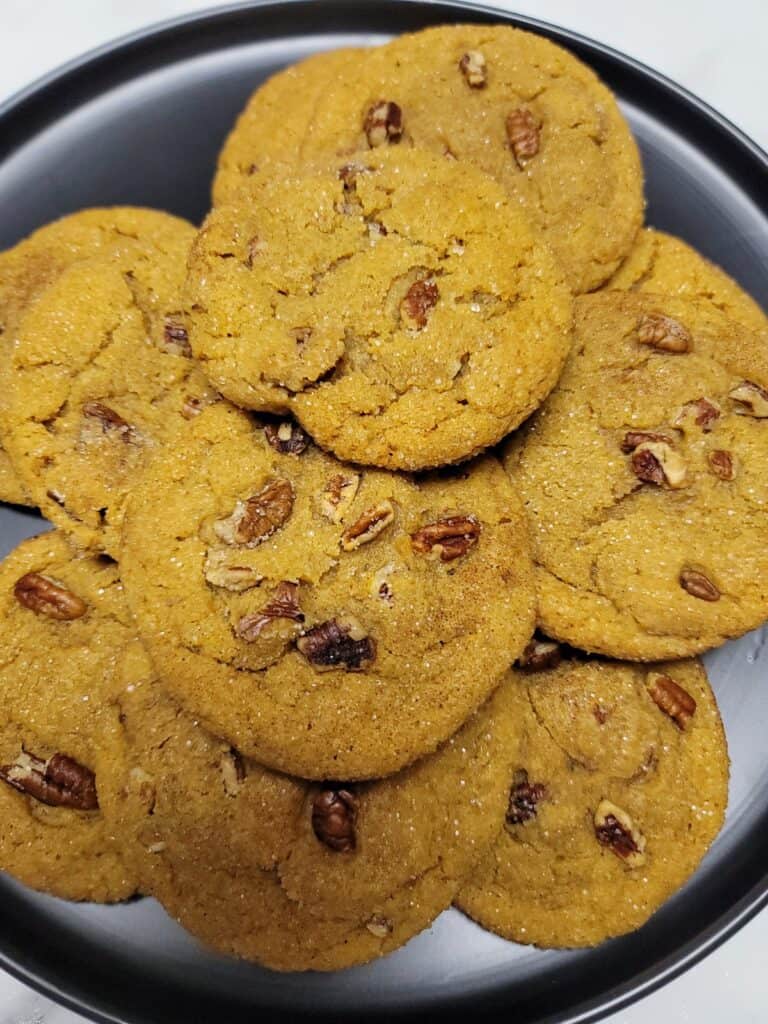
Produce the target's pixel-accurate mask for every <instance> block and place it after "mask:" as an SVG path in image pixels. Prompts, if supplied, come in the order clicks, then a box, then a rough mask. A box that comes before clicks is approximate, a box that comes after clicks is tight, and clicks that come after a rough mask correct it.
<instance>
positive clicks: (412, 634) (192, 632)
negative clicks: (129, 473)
mask: <svg viewBox="0 0 768 1024" xmlns="http://www.w3.org/2000/svg"><path fill="white" fill-rule="evenodd" d="M280 433H281V430H280V429H279V428H278V429H275V431H274V435H273V437H272V441H270V440H268V439H267V436H266V433H265V430H264V427H263V425H262V424H260V423H259V422H258V421H255V420H254V419H253V418H251V417H250V416H248V415H246V414H245V413H243V412H241V411H240V410H237V409H235V408H234V407H232V406H229V405H228V404H224V403H221V404H219V405H215V406H211V407H209V408H207V409H205V410H204V411H203V412H202V413H201V414H200V415H199V416H198V417H197V418H196V419H195V420H193V421H191V422H189V423H187V424H185V425H184V428H183V429H182V430H181V431H180V432H179V434H178V435H177V436H176V438H175V439H174V440H173V441H172V443H170V444H169V445H167V446H166V447H165V448H164V449H163V450H162V451H160V452H158V454H157V456H156V457H155V459H154V460H153V461H152V462H151V464H150V465H149V466H148V468H147V471H146V473H145V475H144V477H143V478H142V480H141V482H140V484H139V486H138V487H137V488H136V489H135V491H134V493H133V495H132V497H131V501H130V504H129V509H128V513H127V515H126V520H125V528H124V543H123V548H122V555H121V565H122V572H123V579H124V581H125V586H126V593H127V595H128V598H129V602H130V604H131V607H132V609H133V611H134V613H135V615H136V617H137V622H138V626H139V629H140V631H141V634H142V637H143V638H144V639H145V641H146V643H147V644H148V647H149V650H150V653H151V655H152V657H153V660H154V662H155V664H156V667H157V669H158V671H159V672H160V674H161V676H162V677H163V678H164V680H165V682H166V683H167V685H168V686H169V687H170V688H171V690H172V691H173V692H174V694H175V695H176V696H177V698H178V699H179V700H180V701H181V702H182V704H183V705H184V706H185V707H186V708H187V710H189V711H190V712H191V713H193V714H194V715H196V716H198V717H199V718H200V719H201V721H203V722H204V723H205V724H206V725H207V726H208V727H209V728H210V729H211V731H212V732H214V733H215V734H216V735H221V736H225V737H226V738H227V739H228V740H230V742H232V743H233V744H234V745H235V746H236V747H237V748H238V749H239V750H240V751H241V752H242V753H243V754H245V755H247V756H251V757H253V758H255V759H256V760H259V761H260V762H261V763H263V764H265V765H269V766H270V767H273V768H276V769H279V770H282V771H290V772H292V773H293V774H296V775H300V776H302V777H305V778H339V777H342V778H345V779H353V778H371V777H378V776H383V775H385V774H390V773H392V772H394V771H397V770H398V769H399V768H401V767H403V766H404V765H406V764H408V763H410V762H412V761H414V760H415V759H416V758H417V757H419V756H421V755H423V754H425V753H428V752H429V751H431V750H434V749H435V747H436V746H437V745H438V744H439V743H440V742H441V741H443V740H444V739H446V738H447V737H448V736H450V735H451V734H452V733H453V732H455V730H456V729H457V728H458V727H459V726H460V725H461V723H462V722H463V721H465V719H466V718H467V717H468V715H469V714H470V713H471V712H472V711H473V710H474V709H475V708H476V707H478V706H479V705H480V704H481V703H482V701H483V700H484V699H485V698H486V697H487V695H488V694H489V693H490V691H491V690H492V689H493V687H494V685H496V683H497V682H498V680H499V678H500V676H501V673H502V672H503V671H504V669H505V667H506V666H507V665H508V664H509V662H510V661H511V660H512V659H513V658H515V657H516V656H517V654H519V653H520V651H521V650H522V648H523V646H524V645H525V643H526V642H527V640H528V639H529V637H530V635H531V632H532V630H533V617H534V608H533V604H534V600H533V581H532V572H531V566H530V554H529V549H528V537H527V534H526V530H525V521H524V516H523V514H522V509H521V507H520V505H519V503H518V501H517V499H516V497H515V494H514V492H513V490H512V488H511V486H510V485H509V483H508V481H507V479H506V476H505V474H504V471H503V469H502V468H501V467H500V466H499V464H498V463H497V462H496V460H495V459H492V458H484V459H482V460H479V461H478V462H477V463H474V464H472V465H468V466H466V467H462V469H461V470H460V471H453V473H452V474H447V473H444V474H433V475H430V476H427V477H422V478H417V479H413V478H410V477H406V476H402V475H396V474H392V473H387V472H384V471H381V470H363V469H362V468H359V467H349V466H346V465H344V464H341V463H339V462H337V461H336V460H334V459H333V458H331V457H330V456H328V455H326V454H325V453H323V452H322V451H321V450H320V449H318V448H316V447H314V446H313V445H310V444H309V443H308V439H306V438H305V439H304V444H305V445H306V447H304V449H303V450H301V451H300V452H299V453H298V454H291V453H290V452H283V451H281V450H279V448H280V444H281V442H280ZM283 433H284V434H285V436H286V437H287V436H288V434H290V428H288V429H287V431H285V430H284V431H283ZM296 440H298V435H296ZM283 444H284V445H287V444H289V441H285V442H283ZM273 445H274V446H273ZM299 447H301V446H300V445H299ZM158 495H162V503H163V508H162V511H161V512H160V514H159V515H158V505H157V500H158Z"/></svg>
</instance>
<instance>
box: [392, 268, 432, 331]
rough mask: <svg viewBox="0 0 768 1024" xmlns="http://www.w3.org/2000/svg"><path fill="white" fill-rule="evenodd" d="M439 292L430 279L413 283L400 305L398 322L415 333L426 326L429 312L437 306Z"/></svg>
mask: <svg viewBox="0 0 768 1024" xmlns="http://www.w3.org/2000/svg"><path fill="white" fill-rule="evenodd" d="M439 297H440V292H439V290H438V287H437V285H436V284H435V282H434V281H433V280H431V278H428V277H426V278H423V279H422V280H420V281H414V282H413V284H412V285H411V287H410V288H409V289H408V291H407V292H406V293H405V298H404V299H403V301H402V302H401V303H400V320H401V321H402V322H403V323H404V324H405V325H406V326H407V327H412V328H414V329H415V330H417V331H421V330H423V329H424V328H425V327H426V326H427V319H428V317H429V311H430V310H431V309H434V307H435V306H436V305H437V300H438V299H439Z"/></svg>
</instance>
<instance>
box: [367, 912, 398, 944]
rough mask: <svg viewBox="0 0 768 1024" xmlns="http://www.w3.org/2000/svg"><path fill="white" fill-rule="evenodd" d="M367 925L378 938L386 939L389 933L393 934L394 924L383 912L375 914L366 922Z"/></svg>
mask: <svg viewBox="0 0 768 1024" xmlns="http://www.w3.org/2000/svg"><path fill="white" fill-rule="evenodd" d="M365 927H366V928H367V929H368V931H369V932H370V933H371V935H375V936H376V938H377V939H386V937H387V936H388V935H391V934H392V929H393V928H394V925H393V924H392V922H391V921H390V920H389V918H388V917H384V916H383V915H382V914H374V915H373V917H372V918H371V919H370V921H367V922H366V925H365Z"/></svg>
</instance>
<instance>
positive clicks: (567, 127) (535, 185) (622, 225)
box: [214, 25, 643, 292]
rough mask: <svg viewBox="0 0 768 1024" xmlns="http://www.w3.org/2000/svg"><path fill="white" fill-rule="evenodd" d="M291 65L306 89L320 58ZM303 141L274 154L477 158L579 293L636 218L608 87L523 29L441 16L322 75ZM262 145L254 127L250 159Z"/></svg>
mask: <svg viewBox="0 0 768 1024" xmlns="http://www.w3.org/2000/svg"><path fill="white" fill-rule="evenodd" d="M345 70H346V73H344V72H345ZM294 76H295V80H296V81H297V82H299V81H304V80H305V79H306V80H307V82H308V87H309V88H312V85H313V83H314V82H315V80H316V79H315V76H316V69H315V66H313V65H309V64H306V65H299V66H298V67H297V68H296V69H295V70H294ZM252 102H253V103H254V106H255V107H258V105H259V104H258V94H257V97H256V99H255V100H254V101H252ZM265 134H266V133H265ZM243 141H244V140H243V137H242V136H240V137H239V138H236V139H233V140H232V141H231V142H230V143H229V144H228V145H227V146H225V149H224V153H223V154H222V158H221V164H222V168H223V170H222V172H220V174H221V177H220V179H219V180H217V183H216V185H215V187H214V193H215V196H216V200H217V202H222V201H224V200H225V199H226V197H227V195H228V194H229V193H230V190H233V189H234V188H235V182H236V176H235V175H233V174H232V165H233V163H234V162H235V160H233V157H232V155H230V152H229V150H230V148H233V149H234V147H235V144H237V154H236V161H237V162H238V163H239V165H240V166H241V167H244V168H247V166H248V161H247V157H245V155H244V151H243ZM297 141H298V140H294V139H293V138H291V139H290V140H289V143H288V144H287V145H286V146H285V148H284V149H283V150H282V153H281V157H282V159H283V160H285V162H287V163H288V164H289V165H290V166H294V167H295V166H297V165H301V164H306V163H307V162H308V161H315V162H318V163H323V162H327V161H329V160H333V159H335V158H336V157H338V156H339V155H344V156H349V154H353V153H360V152H365V151H367V150H368V149H370V148H376V147H379V146H385V147H386V146H389V145H392V144H395V145H397V146H398V148H400V149H404V148H410V147H412V146H416V147H418V148H421V149H430V150H432V151H434V152H435V153H436V154H437V155H438V156H440V157H448V158H449V159H450V158H457V159H459V160H466V161H468V162H470V163H474V164H476V165H477V166H478V167H479V168H481V169H482V170H484V171H485V172H486V173H488V174H490V175H491V176H493V177H494V178H496V179H497V181H498V182H499V183H500V184H501V185H502V186H503V187H504V189H505V190H506V191H507V192H508V193H509V194H510V195H511V196H513V197H514V198H515V199H516V200H519V202H520V203H521V204H522V205H523V206H524V208H525V211H526V213H527V214H528V217H529V218H530V220H531V221H532V223H533V224H534V225H535V226H536V228H537V230H538V231H539V232H540V234H541V237H542V238H544V239H545V240H546V241H547V242H548V243H549V244H550V245H551V246H552V248H553V250H554V251H555V253H556V254H557V256H558V258H559V260H560V262H561V263H562V265H563V267H564V269H565V272H566V276H567V278H568V281H569V283H570V285H571V287H572V288H573V290H574V291H577V292H583V291H589V290H591V289H593V288H596V287H598V286H599V285H600V284H601V283H602V282H603V281H605V279H606V278H607V277H609V276H610V275H611V274H612V273H613V272H614V270H616V268H617V267H618V265H619V263H620V262H621V261H622V260H623V259H624V257H625V256H626V254H627V252H628V251H629V249H630V247H631V245H632V242H633V240H634V238H635V235H636V233H637V231H638V229H639V227H640V225H641V223H642V214H643V195H642V168H641V164H640V157H639V154H638V151H637V146H636V144H635V142H634V139H633V138H632V134H631V132H630V130H629V128H628V126H627V124H626V122H625V121H624V119H623V117H622V115H621V113H620V111H619V108H618V106H617V104H616V101H615V99H614V97H613V95H612V94H611V93H610V91H609V90H608V89H606V87H605V86H604V85H603V84H602V83H601V82H600V80H599V79H598V78H597V76H596V75H595V74H594V72H592V71H591V70H590V69H589V68H588V67H587V66H586V65H584V64H582V63H581V61H579V60H577V59H576V58H575V57H574V56H572V54H570V53H568V52H567V51H566V50H563V49H562V48H561V47H559V46H556V45H555V44H554V43H551V42H549V41H548V40H546V39H544V38H542V37H541V36H537V35H533V34H532V33H530V32H524V31H521V30H520V29H515V28H511V27H507V26H500V25H497V26H487V25H450V26H440V27H438V28H432V29H427V30H426V31H422V32H417V33H414V34H412V35H405V36H400V37H399V38H397V39H395V40H393V42H391V43H389V44H387V45H386V46H383V47H379V48H377V49H374V50H371V51H370V52H369V53H367V54H365V55H364V57H361V58H358V59H357V60H356V61H355V63H354V65H353V66H350V67H349V68H348V69H345V68H344V67H342V68H341V71H340V73H338V74H336V76H334V77H331V78H330V79H329V80H328V81H327V82H326V84H325V88H324V89H322V90H321V94H320V100H319V101H318V102H317V104H316V106H315V109H314V111H313V114H312V119H311V123H310V125H309V128H308V129H307V131H306V132H305V133H304V135H303V137H302V138H301V145H300V146H299V145H298V144H297ZM260 142H261V136H260V135H259V132H258V130H256V131H254V133H253V136H252V152H253V154H254V160H255V161H256V162H258V159H259V154H260V152H261V146H260ZM248 148H251V147H248ZM240 180H241V181H242V180H244V179H243V176H242V173H241V175H240ZM500 248H503V243H502V244H500ZM512 251H514V250H512Z"/></svg>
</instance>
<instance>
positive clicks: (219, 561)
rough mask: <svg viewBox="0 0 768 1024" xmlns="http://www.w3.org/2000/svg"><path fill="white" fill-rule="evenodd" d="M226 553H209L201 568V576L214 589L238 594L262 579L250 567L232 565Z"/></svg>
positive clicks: (228, 554)
mask: <svg viewBox="0 0 768 1024" xmlns="http://www.w3.org/2000/svg"><path fill="white" fill-rule="evenodd" d="M229 558H230V553H229V552H228V551H209V552H208V556H207V557H206V559H205V565H204V566H203V575H204V576H205V578H206V580H207V581H208V582H209V583H210V584H211V585H212V586H214V587H221V588H222V589H223V590H233V591H234V592H235V593H237V594H240V593H242V592H243V591H244V590H250V589H251V587H255V586H256V585H257V584H258V583H261V581H262V580H263V579H264V577H263V576H262V575H260V573H258V572H256V570H255V569H253V568H252V567H251V566H250V565H232V564H230V562H229Z"/></svg>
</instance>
